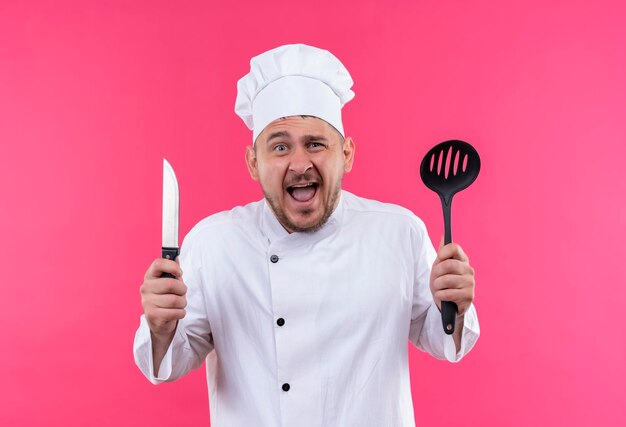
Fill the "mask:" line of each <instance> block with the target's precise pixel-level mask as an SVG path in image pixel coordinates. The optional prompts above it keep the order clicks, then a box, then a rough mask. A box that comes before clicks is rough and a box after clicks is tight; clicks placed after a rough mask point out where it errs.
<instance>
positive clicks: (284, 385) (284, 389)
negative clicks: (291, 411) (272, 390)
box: [283, 383, 291, 391]
mask: <svg viewBox="0 0 626 427" xmlns="http://www.w3.org/2000/svg"><path fill="white" fill-rule="evenodd" d="M290 388H291V387H290V386H289V384H287V383H285V384H283V391H289V389H290Z"/></svg>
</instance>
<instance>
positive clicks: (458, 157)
mask: <svg viewBox="0 0 626 427" xmlns="http://www.w3.org/2000/svg"><path fill="white" fill-rule="evenodd" d="M479 171H480V157H479V156H478V152H477V151H476V150H475V149H474V147H472V146H471V145H470V144H468V143H467V142H464V141H459V140H455V139H453V140H450V141H444V142H442V143H439V144H437V145H435V146H434V147H433V148H431V149H430V151H429V152H428V153H426V156H424V158H423V159H422V164H421V165H420V175H421V177H422V181H424V184H426V186H427V187H428V188H430V189H431V190H433V191H434V192H435V193H437V194H439V198H440V199H441V206H442V207H443V222H444V227H445V237H444V242H445V244H446V245H447V244H448V243H450V242H452V227H451V224H450V214H451V210H452V197H453V196H454V195H455V194H456V193H458V192H459V191H461V190H463V189H465V188H467V187H468V186H469V185H470V184H471V183H472V182H474V180H475V179H476V177H477V176H478V172H479ZM456 313H457V306H456V304H455V303H453V302H450V301H441V320H442V321H443V330H444V331H445V333H446V334H448V335H450V334H452V333H454V328H455V325H456Z"/></svg>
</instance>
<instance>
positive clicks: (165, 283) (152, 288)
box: [140, 277, 187, 295]
mask: <svg viewBox="0 0 626 427" xmlns="http://www.w3.org/2000/svg"><path fill="white" fill-rule="evenodd" d="M140 292H141V293H142V294H174V295H185V294H186V293H187V285H185V284H184V283H183V282H182V281H181V280H177V279H171V278H166V277H160V278H156V279H149V280H146V281H145V282H144V283H143V284H142V285H141V288H140Z"/></svg>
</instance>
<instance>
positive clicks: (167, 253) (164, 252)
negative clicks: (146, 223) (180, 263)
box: [161, 248, 180, 279]
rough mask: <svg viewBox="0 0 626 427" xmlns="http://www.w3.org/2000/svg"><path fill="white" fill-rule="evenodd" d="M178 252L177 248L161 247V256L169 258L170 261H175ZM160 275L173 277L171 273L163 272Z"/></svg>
mask: <svg viewBox="0 0 626 427" xmlns="http://www.w3.org/2000/svg"><path fill="white" fill-rule="evenodd" d="M179 254H180V249H179V248H161V258H165V259H171V260H172V261H176V257H177V256H178V255H179ZM161 277H169V278H172V279H175V278H176V277H174V275H173V274H170V273H163V274H162V275H161Z"/></svg>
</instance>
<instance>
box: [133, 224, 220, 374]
mask: <svg viewBox="0 0 626 427" xmlns="http://www.w3.org/2000/svg"><path fill="white" fill-rule="evenodd" d="M189 237H190V236H188V237H187V238H186V239H185V242H184V243H183V246H182V248H181V254H180V263H181V268H182V270H183V282H184V283H185V285H187V307H186V308H185V310H186V315H185V317H184V318H183V319H181V320H179V321H178V324H177V326H176V331H175V333H174V338H173V340H172V343H171V344H170V346H169V348H168V350H167V353H166V354H165V356H164V357H163V361H162V362H161V366H160V367H159V372H158V375H157V376H155V375H154V363H153V360H152V341H151V338H150V328H149V327H148V323H147V322H146V319H145V316H143V315H142V316H141V319H140V324H139V328H138V329H137V333H136V334H135V343H134V354H135V363H136V364H137V366H138V367H139V369H140V370H141V372H142V373H143V374H144V375H145V376H146V378H148V380H150V382H151V383H153V384H159V383H161V382H164V381H174V380H176V379H178V378H181V377H182V376H184V375H185V374H187V372H189V371H190V370H192V369H196V368H198V367H200V366H201V365H202V362H203V361H204V359H205V358H206V356H207V355H208V354H209V352H210V351H211V350H213V337H212V334H211V326H210V324H209V320H208V318H207V312H206V308H205V303H204V301H205V300H204V291H203V289H204V286H203V280H202V279H203V276H202V262H201V261H202V252H201V248H199V247H194V244H193V239H190V238H189Z"/></svg>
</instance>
